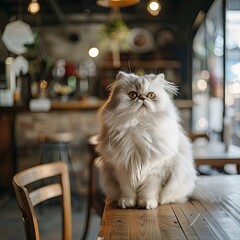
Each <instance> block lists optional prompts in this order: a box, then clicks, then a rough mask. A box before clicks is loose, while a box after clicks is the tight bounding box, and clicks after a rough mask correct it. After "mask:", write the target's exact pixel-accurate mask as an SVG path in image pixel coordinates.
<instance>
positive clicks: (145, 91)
mask: <svg viewBox="0 0 240 240" xmlns="http://www.w3.org/2000/svg"><path fill="white" fill-rule="evenodd" d="M164 85H166V80H164V75H163V74H159V75H154V74H150V75H145V76H137V75H135V74H127V73H124V72H120V73H119V74H118V76H117V81H116V82H115V83H114V84H113V86H112V89H111V95H110V101H109V105H108V108H109V109H108V110H109V111H111V112H112V111H114V112H115V113H116V112H119V113H123V112H129V113H134V114H137V115H139V114H140V115H146V114H149V113H155V112H158V111H159V112H160V111H164V109H165V108H166V107H167V103H168V102H169V100H170V98H169V94H168V93H167V92H166V90H165V88H164ZM170 86H171V88H172V91H176V88H175V87H174V86H173V85H171V84H170Z"/></svg>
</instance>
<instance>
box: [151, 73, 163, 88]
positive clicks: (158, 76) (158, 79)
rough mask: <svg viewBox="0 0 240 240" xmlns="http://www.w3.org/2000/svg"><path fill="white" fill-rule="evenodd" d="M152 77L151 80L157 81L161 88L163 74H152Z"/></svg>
mask: <svg viewBox="0 0 240 240" xmlns="http://www.w3.org/2000/svg"><path fill="white" fill-rule="evenodd" d="M153 77H154V79H153V81H154V82H158V84H160V86H161V87H162V88H163V87H164V81H165V77H164V74H163V73H160V74H158V75H153Z"/></svg>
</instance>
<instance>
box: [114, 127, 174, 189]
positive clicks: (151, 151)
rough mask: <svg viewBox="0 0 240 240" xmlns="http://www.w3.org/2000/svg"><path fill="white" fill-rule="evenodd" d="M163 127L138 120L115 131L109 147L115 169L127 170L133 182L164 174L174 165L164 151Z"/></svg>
mask: <svg viewBox="0 0 240 240" xmlns="http://www.w3.org/2000/svg"><path fill="white" fill-rule="evenodd" d="M160 130H161V129H159V128H154V127H150V126H149V125H144V124H138V125H135V126H134V127H128V128H126V129H122V130H119V131H116V132H114V134H113V133H112V136H111V141H112V143H111V145H110V146H109V151H110V152H111V155H112V156H111V158H110V159H112V160H114V162H112V163H113V165H114V166H115V170H116V171H126V172H127V175H128V177H129V180H130V183H131V184H132V185H134V186H136V187H137V186H138V185H139V184H141V182H142V181H144V179H145V178H146V177H147V175H149V174H151V173H153V174H159V175H165V174H166V171H165V170H163V169H165V168H166V166H167V168H170V167H171V165H172V164H171V163H170V162H169V161H168V159H167V157H166V155H165V153H164V145H165V142H164V140H163V136H164V134H161V131H160Z"/></svg>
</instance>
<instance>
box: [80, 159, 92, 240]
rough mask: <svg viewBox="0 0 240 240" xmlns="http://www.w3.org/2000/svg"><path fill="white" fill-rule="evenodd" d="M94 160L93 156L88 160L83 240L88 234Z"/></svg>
mask: <svg viewBox="0 0 240 240" xmlns="http://www.w3.org/2000/svg"><path fill="white" fill-rule="evenodd" d="M94 160H95V158H94V157H93V158H91V159H90V162H89V181H88V203H87V204H88V206H87V214H86V220H85V226H84V232H83V236H82V240H85V239H86V237H87V234H88V229H89V223H90V218H91V208H92V203H93V196H92V193H93V183H94V173H93V167H94Z"/></svg>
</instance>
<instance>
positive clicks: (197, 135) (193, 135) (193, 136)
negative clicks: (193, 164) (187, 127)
mask: <svg viewBox="0 0 240 240" xmlns="http://www.w3.org/2000/svg"><path fill="white" fill-rule="evenodd" d="M188 137H189V139H190V140H191V141H192V142H194V141H195V140H196V139H199V138H204V139H206V140H207V141H209V135H208V134H207V133H188Z"/></svg>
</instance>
